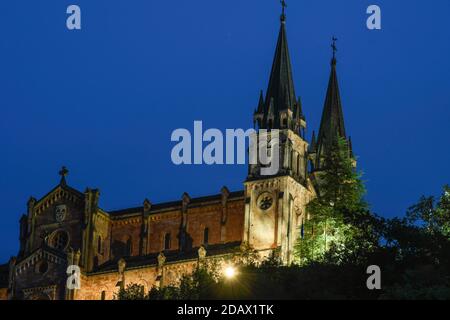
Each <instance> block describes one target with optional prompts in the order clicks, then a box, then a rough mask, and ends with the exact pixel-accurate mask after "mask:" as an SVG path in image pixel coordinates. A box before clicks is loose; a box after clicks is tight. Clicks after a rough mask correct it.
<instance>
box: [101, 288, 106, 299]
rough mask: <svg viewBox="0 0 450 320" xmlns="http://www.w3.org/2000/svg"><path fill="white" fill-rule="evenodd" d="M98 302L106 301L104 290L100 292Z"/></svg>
mask: <svg viewBox="0 0 450 320" xmlns="http://www.w3.org/2000/svg"><path fill="white" fill-rule="evenodd" d="M100 300H106V291H105V290H103V291H102V294H101V296H100Z"/></svg>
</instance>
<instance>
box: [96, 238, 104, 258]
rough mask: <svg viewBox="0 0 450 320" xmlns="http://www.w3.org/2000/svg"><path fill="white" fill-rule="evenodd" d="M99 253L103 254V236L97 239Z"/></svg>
mask: <svg viewBox="0 0 450 320" xmlns="http://www.w3.org/2000/svg"><path fill="white" fill-rule="evenodd" d="M97 253H98V254H103V240H102V237H101V236H98V237H97Z"/></svg>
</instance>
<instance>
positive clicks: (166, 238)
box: [164, 233, 171, 250]
mask: <svg viewBox="0 0 450 320" xmlns="http://www.w3.org/2000/svg"><path fill="white" fill-rule="evenodd" d="M170 246H171V237H170V233H166V234H165V235H164V250H170Z"/></svg>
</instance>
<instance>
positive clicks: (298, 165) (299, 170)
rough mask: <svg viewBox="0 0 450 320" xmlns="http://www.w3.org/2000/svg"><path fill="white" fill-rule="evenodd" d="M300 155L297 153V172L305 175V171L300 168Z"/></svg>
mask: <svg viewBox="0 0 450 320" xmlns="http://www.w3.org/2000/svg"><path fill="white" fill-rule="evenodd" d="M300 161H301V160H300V155H299V154H297V174H298V175H303V172H302V171H301V169H300Z"/></svg>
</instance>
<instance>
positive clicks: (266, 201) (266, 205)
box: [258, 193, 273, 211]
mask: <svg viewBox="0 0 450 320" xmlns="http://www.w3.org/2000/svg"><path fill="white" fill-rule="evenodd" d="M272 205H273V197H272V195H271V194H269V193H263V194H262V195H260V196H259V198H258V208H259V209H261V210H263V211H266V210H269V209H270V208H271V207H272Z"/></svg>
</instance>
